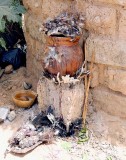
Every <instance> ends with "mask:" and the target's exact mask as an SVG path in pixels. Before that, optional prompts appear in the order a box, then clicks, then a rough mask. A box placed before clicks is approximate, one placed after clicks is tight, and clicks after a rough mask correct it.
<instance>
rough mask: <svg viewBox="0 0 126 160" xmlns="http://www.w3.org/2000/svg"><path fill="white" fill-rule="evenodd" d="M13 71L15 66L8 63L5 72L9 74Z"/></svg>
mask: <svg viewBox="0 0 126 160" xmlns="http://www.w3.org/2000/svg"><path fill="white" fill-rule="evenodd" d="M12 71H13V66H12V65H8V66H6V67H5V70H4V73H6V74H9V73H11V72H12Z"/></svg>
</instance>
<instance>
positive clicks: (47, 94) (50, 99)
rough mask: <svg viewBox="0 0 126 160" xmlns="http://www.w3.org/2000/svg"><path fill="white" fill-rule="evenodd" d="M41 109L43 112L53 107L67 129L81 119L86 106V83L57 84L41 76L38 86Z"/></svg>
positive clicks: (81, 81)
mask: <svg viewBox="0 0 126 160" xmlns="http://www.w3.org/2000/svg"><path fill="white" fill-rule="evenodd" d="M37 94H38V102H39V107H40V108H41V110H42V111H45V110H47V108H48V107H49V106H52V107H53V109H54V112H55V116H56V117H62V118H63V120H64V123H65V124H66V126H67V127H69V125H70V124H71V123H72V122H74V121H75V120H77V119H79V118H81V116H82V108H83V104H84V82H83V80H80V81H78V82H76V83H61V84H56V83H55V82H54V81H53V80H52V79H48V78H46V77H44V76H41V78H40V79H39V82H38V85H37Z"/></svg>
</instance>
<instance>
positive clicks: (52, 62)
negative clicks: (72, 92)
mask: <svg viewBox="0 0 126 160" xmlns="http://www.w3.org/2000/svg"><path fill="white" fill-rule="evenodd" d="M79 39H80V37H79V36H78V37H75V38H74V39H71V38H70V37H56V36H53V37H51V36H50V37H48V38H47V50H46V54H45V59H44V66H43V67H44V70H45V71H48V72H49V73H51V74H54V75H57V73H58V72H59V73H60V75H67V74H69V75H71V76H73V75H74V74H75V73H76V71H77V70H78V69H79V68H80V67H81V65H82V63H83V60H84V57H83V52H82V49H81V47H80V46H79Z"/></svg>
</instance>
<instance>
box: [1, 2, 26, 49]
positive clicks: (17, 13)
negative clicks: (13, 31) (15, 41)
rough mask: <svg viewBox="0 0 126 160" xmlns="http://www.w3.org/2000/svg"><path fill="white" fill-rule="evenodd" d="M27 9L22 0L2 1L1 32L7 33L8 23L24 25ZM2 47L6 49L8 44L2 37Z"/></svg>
mask: <svg viewBox="0 0 126 160" xmlns="http://www.w3.org/2000/svg"><path fill="white" fill-rule="evenodd" d="M24 12H25V8H24V6H23V5H22V3H21V1H20V0H0V32H2V33H3V32H5V28H6V22H17V23H19V24H20V25H21V24H22V23H21V22H22V20H21V19H22V18H21V17H22V14H23V13H24ZM0 46H1V47H4V48H6V42H5V41H4V39H3V38H2V37H1V36H0Z"/></svg>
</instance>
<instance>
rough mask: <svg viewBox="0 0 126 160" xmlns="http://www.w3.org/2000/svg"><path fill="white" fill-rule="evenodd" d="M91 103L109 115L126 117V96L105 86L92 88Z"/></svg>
mask: <svg viewBox="0 0 126 160" xmlns="http://www.w3.org/2000/svg"><path fill="white" fill-rule="evenodd" d="M92 94H93V105H94V106H95V107H96V109H101V110H103V111H105V112H108V113H109V114H111V115H115V116H119V117H121V118H126V96H124V95H122V94H121V93H118V92H114V91H112V90H110V89H108V88H107V87H103V86H99V87H95V88H94V89H93V90H92Z"/></svg>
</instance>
